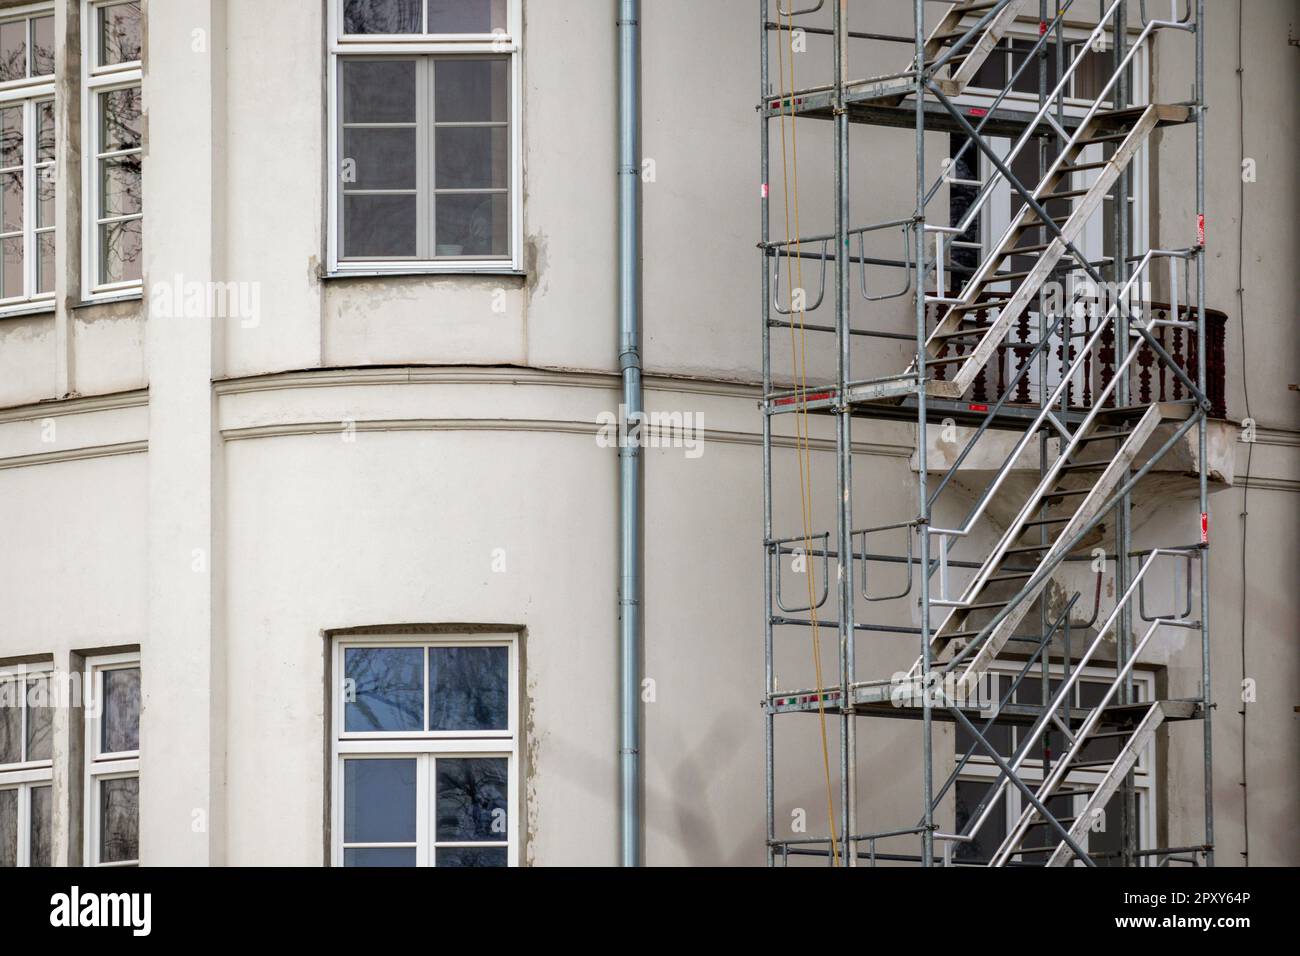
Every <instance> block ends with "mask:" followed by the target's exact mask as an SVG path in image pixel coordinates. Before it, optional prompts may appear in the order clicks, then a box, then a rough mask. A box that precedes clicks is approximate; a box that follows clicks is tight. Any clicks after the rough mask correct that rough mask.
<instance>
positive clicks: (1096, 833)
mask: <svg viewBox="0 0 1300 956" xmlns="http://www.w3.org/2000/svg"><path fill="white" fill-rule="evenodd" d="M1137 805H1138V807H1139V808H1140V807H1141V806H1142V800H1141V797H1139V798H1138V800H1137ZM1141 823H1142V820H1141V816H1140V815H1139V817H1138V828H1137V832H1138V846H1141V845H1142V836H1141V835H1142V825H1141ZM1123 849H1124V795H1123V793H1122V792H1117V793H1115V794H1113V795H1112V796H1111V798H1110V800H1108V801H1107V802H1106V808H1105V809H1104V810H1103V811H1102V813H1101V815H1100V816H1099V817H1097V818H1096V819H1095V820H1089V821H1088V842H1087V850H1088V852H1089V853H1090V854H1092V853H1119V852H1120V851H1121V850H1123ZM1096 862H1097V865H1098V866H1123V865H1124V858H1123V857H1121V856H1113V857H1109V856H1108V857H1106V858H1104V859H1100V860H1097V861H1096Z"/></svg>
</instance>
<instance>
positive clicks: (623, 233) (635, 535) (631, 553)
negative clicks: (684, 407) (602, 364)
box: [618, 0, 643, 866]
mask: <svg viewBox="0 0 1300 956" xmlns="http://www.w3.org/2000/svg"><path fill="white" fill-rule="evenodd" d="M640 14H641V3H640V0H618V177H619V178H618V286H619V287H618V333H619V353H618V365H619V371H620V373H621V374H622V378H623V394H622V404H623V409H624V412H623V414H624V415H626V416H627V421H628V423H629V425H633V423H636V422H639V420H640V417H641V412H642V404H641V222H640V200H641V194H640V187H641V160H640V150H641V142H640V121H641V89H640V76H641V63H640V59H641V35H640V23H639V20H640ZM632 434H637V432H635V431H633V432H632ZM618 470H619V524H620V539H619V584H618V608H619V636H618V646H619V844H620V854H619V856H620V862H621V863H622V865H623V866H640V865H641V863H642V842H643V841H642V820H641V775H642V768H641V707H640V690H641V578H642V575H641V556H642V546H641V495H642V478H643V476H642V468H641V448H640V442H639V441H633V440H629V441H624V442H620V447H619V452H618Z"/></svg>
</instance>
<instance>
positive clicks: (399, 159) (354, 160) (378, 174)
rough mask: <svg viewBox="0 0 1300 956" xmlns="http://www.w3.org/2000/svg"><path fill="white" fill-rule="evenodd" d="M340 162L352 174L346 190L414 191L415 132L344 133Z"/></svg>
mask: <svg viewBox="0 0 1300 956" xmlns="http://www.w3.org/2000/svg"><path fill="white" fill-rule="evenodd" d="M343 159H344V162H347V161H348V160H351V168H352V173H353V175H352V176H351V177H349V178H345V179H344V188H345V189H349V188H356V189H414V188H415V187H416V180H415V128H414V127H408V128H404V129H387V128H383V129H364V128H363V129H355V128H354V129H346V130H344V131H343Z"/></svg>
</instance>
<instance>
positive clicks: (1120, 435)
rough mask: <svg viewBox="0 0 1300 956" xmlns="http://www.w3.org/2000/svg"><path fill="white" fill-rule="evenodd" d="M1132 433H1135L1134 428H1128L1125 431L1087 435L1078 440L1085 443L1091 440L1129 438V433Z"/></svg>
mask: <svg viewBox="0 0 1300 956" xmlns="http://www.w3.org/2000/svg"><path fill="white" fill-rule="evenodd" d="M1132 434H1133V429H1132V428H1126V429H1124V430H1123V431H1118V432H1106V433H1104V434H1101V435H1085V436H1084V437H1083V438H1080V439H1078V441H1079V443H1080V444H1083V443H1084V442H1091V441H1113V440H1115V439H1117V438H1127V437H1128V436H1129V435H1132Z"/></svg>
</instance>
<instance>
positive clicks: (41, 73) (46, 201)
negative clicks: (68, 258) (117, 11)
mask: <svg viewBox="0 0 1300 956" xmlns="http://www.w3.org/2000/svg"><path fill="white" fill-rule="evenodd" d="M54 189H55V184H54V7H53V5H52V4H48V3H44V4H32V5H29V6H23V7H15V8H12V9H10V10H4V11H0V310H12V309H14V308H25V307H30V306H32V305H34V304H36V303H40V302H49V303H53V301H54V235H55V226H54Z"/></svg>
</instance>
